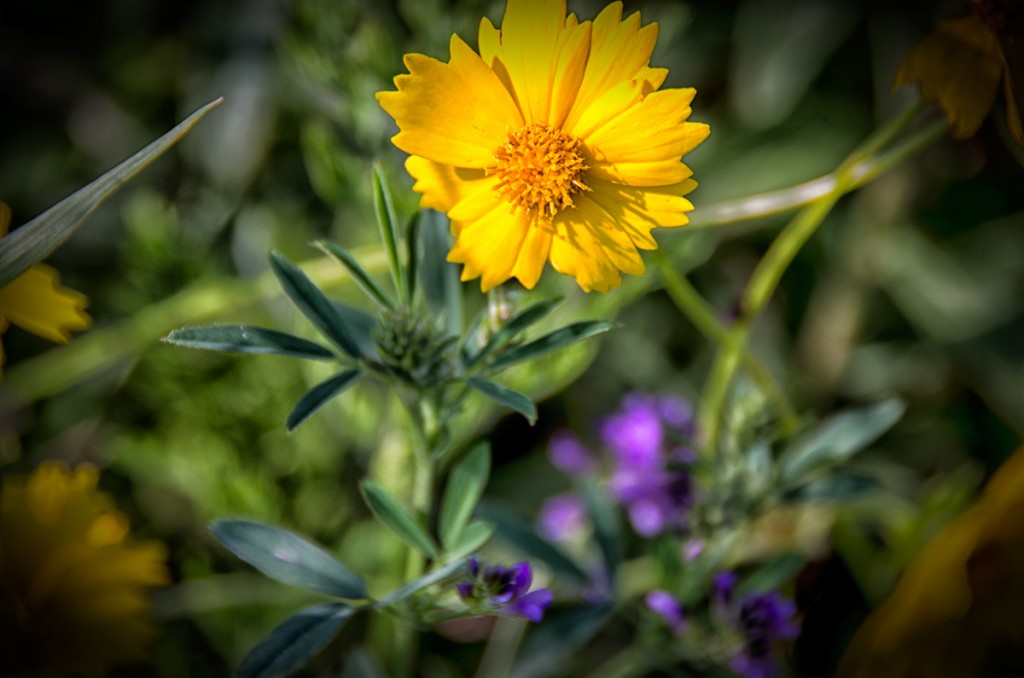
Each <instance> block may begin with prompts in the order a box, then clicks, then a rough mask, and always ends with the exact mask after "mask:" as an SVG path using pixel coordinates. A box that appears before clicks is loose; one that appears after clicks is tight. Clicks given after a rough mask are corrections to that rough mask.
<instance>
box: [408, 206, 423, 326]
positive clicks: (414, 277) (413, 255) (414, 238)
mask: <svg viewBox="0 0 1024 678" xmlns="http://www.w3.org/2000/svg"><path fill="white" fill-rule="evenodd" d="M422 218H423V211H422V210H420V211H418V212H416V214H414V215H413V216H412V219H410V220H409V225H408V227H407V228H406V229H405V254H406V256H407V257H408V262H407V264H408V270H407V271H406V273H405V286H406V293H405V298H406V300H407V301H408V304H409V305H410V306H412V302H413V299H415V298H416V283H417V281H418V280H419V277H420V271H419V267H420V219H422Z"/></svg>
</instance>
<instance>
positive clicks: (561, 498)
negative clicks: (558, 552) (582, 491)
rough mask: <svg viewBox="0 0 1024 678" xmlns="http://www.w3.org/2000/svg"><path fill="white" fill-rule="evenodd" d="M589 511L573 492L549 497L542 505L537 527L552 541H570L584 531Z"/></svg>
mask: <svg viewBox="0 0 1024 678" xmlns="http://www.w3.org/2000/svg"><path fill="white" fill-rule="evenodd" d="M586 517H587V509H586V507H585V506H584V505H583V501H582V500H581V499H580V498H579V496H578V495H576V494H575V493H573V492H566V493H565V494H559V495H556V496H554V497H549V498H548V499H546V500H545V501H544V503H543V504H541V507H540V516H539V517H538V518H537V523H538V525H537V527H538V530H539V531H540V533H541V534H542V535H543V536H544V537H545V538H547V539H550V540H551V541H568V540H570V539H572V538H573V537H574V536H575V535H577V534H579V533H580V532H581V531H582V530H583V524H584V521H585V520H586Z"/></svg>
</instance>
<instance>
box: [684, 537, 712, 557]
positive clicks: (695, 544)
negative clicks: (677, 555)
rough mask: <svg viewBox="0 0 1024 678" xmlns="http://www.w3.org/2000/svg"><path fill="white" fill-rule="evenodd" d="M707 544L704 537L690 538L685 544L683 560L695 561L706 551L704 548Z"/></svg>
mask: <svg viewBox="0 0 1024 678" xmlns="http://www.w3.org/2000/svg"><path fill="white" fill-rule="evenodd" d="M706 546H707V544H705V543H704V540H702V539H690V540H689V541H687V542H686V543H685V544H683V560H685V561H686V562H688V563H689V562H693V561H694V560H697V558H699V557H700V554H702V553H704V548H705V547H706Z"/></svg>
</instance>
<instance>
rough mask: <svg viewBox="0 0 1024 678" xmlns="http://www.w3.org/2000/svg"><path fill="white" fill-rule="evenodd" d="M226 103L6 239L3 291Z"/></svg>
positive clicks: (0, 253)
mask: <svg viewBox="0 0 1024 678" xmlns="http://www.w3.org/2000/svg"><path fill="white" fill-rule="evenodd" d="M222 101H223V99H216V100H215V101H211V102H210V103H208V104H206V105H205V106H203V107H202V108H200V109H199V110H197V111H196V112H195V113H193V114H192V115H190V116H188V117H187V118H185V120H183V121H182V122H181V123H179V124H178V125H177V126H176V127H175V128H174V129H172V130H171V131H169V132H167V133H166V134H164V135H163V136H162V137H160V138H159V139H157V140H156V141H154V142H153V143H151V144H149V145H148V146H146V147H145V148H143V149H142V150H141V151H139V152H138V153H136V154H135V155H133V156H131V157H130V158H128V159H127V160H125V161H124V162H122V163H121V164H120V165H118V166H117V167H115V168H114V169H112V170H110V171H109V172H107V173H106V174H104V175H103V176H101V177H100V178H99V179H96V180H95V181H93V182H92V183H91V184H89V185H87V186H85V187H84V188H81V189H79V190H78V191H76V192H74V193H72V194H71V195H69V196H68V197H67V198H64V199H63V200H61V201H60V202H59V203H57V204H56V205H54V206H53V207H51V208H50V209H48V210H46V211H45V212H43V213H42V214H40V215H39V216H37V217H36V218H35V219H33V220H32V221H30V222H28V223H27V224H25V225H24V226H22V227H21V228H18V229H16V230H14V231H12V232H11V233H10V234H9V235H7V236H6V237H5V238H4V239H3V243H4V244H3V247H0V287H3V286H4V285H6V284H7V283H9V282H11V281H12V280H14V279H15V278H17V277H18V276H19V275H21V274H22V273H24V272H25V271H26V270H28V268H29V267H30V266H32V265H33V264H35V263H38V262H39V261H42V260H43V259H44V258H45V257H46V256H47V255H48V254H50V252H53V251H54V250H55V249H57V247H59V246H60V244H61V243H63V242H64V241H65V240H67V239H68V238H70V237H71V235H72V234H73V233H74V232H75V231H77V230H78V228H79V227H80V226H81V225H82V223H83V222H84V221H85V220H86V219H88V218H89V216H90V215H92V213H93V212H95V211H96V210H97V209H98V208H99V206H100V205H102V204H103V203H104V202H105V201H106V200H107V198H109V197H110V196H112V195H113V194H114V193H116V192H117V191H118V189H120V188H121V187H122V186H124V185H125V184H126V183H127V182H128V181H129V180H130V179H131V178H133V177H134V176H135V175H136V174H138V173H139V172H141V171H142V170H143V169H145V168H146V167H147V166H148V165H149V164H150V163H152V162H153V161H154V160H156V159H157V158H159V157H160V156H161V155H163V153H164V152H165V151H166V150H167V149H168V148H170V147H171V146H173V145H174V144H176V143H178V141H180V140H181V138H182V137H184V136H185V135H186V134H188V133H189V131H190V130H191V129H192V128H193V127H194V126H195V125H196V123H198V122H199V121H200V120H202V119H203V116H205V115H206V114H207V113H209V112H210V111H211V110H212V109H213V108H215V107H217V106H219V105H220V104H221V102H222Z"/></svg>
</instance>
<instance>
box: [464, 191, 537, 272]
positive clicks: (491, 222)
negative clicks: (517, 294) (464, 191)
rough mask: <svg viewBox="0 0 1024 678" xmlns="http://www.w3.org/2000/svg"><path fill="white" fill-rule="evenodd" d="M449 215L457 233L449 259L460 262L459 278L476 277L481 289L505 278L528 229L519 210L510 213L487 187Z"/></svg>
mask: <svg viewBox="0 0 1024 678" xmlns="http://www.w3.org/2000/svg"><path fill="white" fill-rule="evenodd" d="M489 181H491V182H494V181H496V180H495V179H494V178H493V177H492V178H489ZM448 216H449V217H450V218H451V220H452V232H453V233H455V234H456V240H455V246H454V247H452V250H451V252H449V253H448V261H452V262H455V263H459V264H463V269H462V280H472V279H473V278H477V277H479V278H480V288H481V289H482V290H483V291H484V292H486V291H487V290H489V289H491V288H492V287H494V286H495V285H500V284H501V283H503V282H505V281H506V280H508V279H509V278H510V277H511V276H512V269H513V268H514V267H515V265H516V261H517V259H518V258H519V253H520V248H521V247H522V244H523V241H524V239H525V238H526V233H527V230H528V229H529V228H530V222H529V219H528V218H527V217H526V216H525V215H524V214H523V213H522V211H521V210H520V213H519V214H513V213H512V212H511V211H510V208H509V204H508V203H507V202H505V201H503V200H500V199H499V198H498V196H497V194H495V193H494V191H492V190H491V189H489V188H488V189H487V190H484V191H481V192H480V193H477V194H476V195H472V196H470V197H468V198H466V199H465V200H463V201H462V202H460V203H459V204H458V205H456V206H455V207H454V208H453V209H452V210H451V212H449V214H448Z"/></svg>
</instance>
